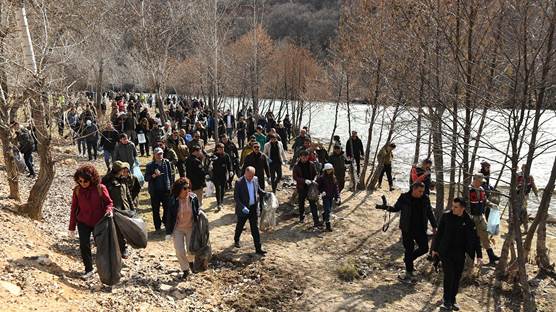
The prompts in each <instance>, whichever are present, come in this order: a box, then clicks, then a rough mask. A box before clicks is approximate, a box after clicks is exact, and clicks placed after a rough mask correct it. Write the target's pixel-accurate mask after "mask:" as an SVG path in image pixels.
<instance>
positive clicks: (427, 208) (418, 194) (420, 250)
mask: <svg viewBox="0 0 556 312" xmlns="http://www.w3.org/2000/svg"><path fill="white" fill-rule="evenodd" d="M424 193H425V185H424V184H423V183H422V182H417V183H415V184H413V185H412V186H411V190H410V191H409V192H407V193H403V194H401V195H400V197H399V198H398V201H397V202H396V204H395V205H394V207H391V208H390V209H389V211H391V212H398V211H400V212H401V213H400V229H401V231H402V241H403V247H404V249H405V255H404V263H405V275H404V276H400V279H401V280H403V281H407V282H411V281H413V280H414V277H413V270H414V268H413V261H415V259H417V258H419V257H420V256H422V255H424V254H426V253H427V252H428V251H429V242H428V238H427V223H428V222H430V223H431V226H432V228H433V233H436V220H435V218H434V214H433V213H432V207H431V202H430V199H429V196H427V195H425V194H424ZM415 243H417V249H415Z"/></svg>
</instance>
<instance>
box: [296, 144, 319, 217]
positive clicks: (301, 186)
mask: <svg viewBox="0 0 556 312" xmlns="http://www.w3.org/2000/svg"><path fill="white" fill-rule="evenodd" d="M316 176H317V168H316V167H315V164H314V163H313V162H312V161H310V160H309V152H307V151H306V150H303V151H301V153H300V154H299V160H298V162H297V164H295V166H294V167H293V179H294V180H295V182H296V188H297V196H298V197H297V198H298V205H299V222H300V223H304V222H305V200H306V199H308V198H307V195H308V192H309V186H310V185H311V184H312V183H314V180H315V177H316ZM309 206H310V207H311V214H312V215H313V225H314V226H315V227H318V226H321V223H320V222H319V213H318V210H317V202H316V201H314V200H310V199H309Z"/></svg>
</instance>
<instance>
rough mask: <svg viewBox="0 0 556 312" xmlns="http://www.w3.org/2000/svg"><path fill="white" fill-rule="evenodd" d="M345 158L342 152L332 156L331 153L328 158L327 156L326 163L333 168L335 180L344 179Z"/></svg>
mask: <svg viewBox="0 0 556 312" xmlns="http://www.w3.org/2000/svg"><path fill="white" fill-rule="evenodd" d="M346 161H347V159H346V156H345V155H344V152H342V153H340V154H339V155H336V154H334V152H332V153H331V154H330V156H328V162H329V163H331V164H332V166H334V173H335V175H336V178H342V179H345V177H346Z"/></svg>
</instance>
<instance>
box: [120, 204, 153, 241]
mask: <svg viewBox="0 0 556 312" xmlns="http://www.w3.org/2000/svg"><path fill="white" fill-rule="evenodd" d="M114 223H115V224H116V228H117V229H118V231H119V232H120V234H121V235H122V236H123V237H124V238H125V240H126V242H127V243H128V244H129V245H130V246H131V247H133V248H135V249H140V248H147V240H148V236H147V225H146V224H145V221H143V220H142V219H141V218H138V217H136V216H135V214H134V213H133V212H129V211H125V210H124V211H122V210H119V209H114Z"/></svg>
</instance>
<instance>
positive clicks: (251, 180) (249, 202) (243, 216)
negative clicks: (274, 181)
mask: <svg viewBox="0 0 556 312" xmlns="http://www.w3.org/2000/svg"><path fill="white" fill-rule="evenodd" d="M264 194H265V192H264V191H262V190H261V188H260V187H259V183H258V179H257V177H256V176H255V168H254V167H252V166H248V167H247V168H246V169H245V173H244V175H243V177H241V178H240V179H239V180H237V181H236V185H235V189H234V199H235V202H236V216H237V225H236V231H235V235H234V246H235V247H236V248H240V247H241V245H240V244H239V238H240V236H241V232H243V227H244V226H245V223H246V222H247V220H249V227H250V228H251V236H253V242H254V243H255V252H256V253H257V254H258V255H261V256H264V255H265V254H266V251H264V250H263V249H262V246H261V237H260V233H259V225H258V215H257V206H258V204H259V201H260V200H261V196H264Z"/></svg>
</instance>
